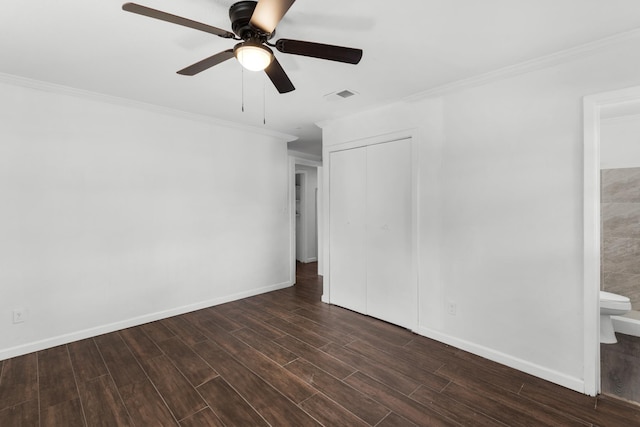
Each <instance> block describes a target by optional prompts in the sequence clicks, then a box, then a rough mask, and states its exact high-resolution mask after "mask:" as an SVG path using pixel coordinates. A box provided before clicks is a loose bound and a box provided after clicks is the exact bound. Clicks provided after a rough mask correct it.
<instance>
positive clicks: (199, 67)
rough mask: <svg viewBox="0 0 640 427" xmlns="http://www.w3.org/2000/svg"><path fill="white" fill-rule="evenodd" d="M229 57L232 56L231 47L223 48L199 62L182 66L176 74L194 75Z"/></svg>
mask: <svg viewBox="0 0 640 427" xmlns="http://www.w3.org/2000/svg"><path fill="white" fill-rule="evenodd" d="M231 58H233V49H228V50H224V51H222V52H220V53H216V54H215V55H213V56H210V57H208V58H206V59H203V60H202V61H200V62H196V63H195V64H193V65H189V66H188V67H187V68H183V69H182V70H180V71H178V74H182V75H183V76H195V75H196V74H198V73H200V72H202V71H204V70H208V69H209V68H211V67H213V66H214V65H218V64H220V63H221V62H224V61H226V60H227V59H231Z"/></svg>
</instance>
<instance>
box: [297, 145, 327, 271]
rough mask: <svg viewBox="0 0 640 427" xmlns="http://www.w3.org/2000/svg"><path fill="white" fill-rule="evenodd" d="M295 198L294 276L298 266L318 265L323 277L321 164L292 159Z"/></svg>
mask: <svg viewBox="0 0 640 427" xmlns="http://www.w3.org/2000/svg"><path fill="white" fill-rule="evenodd" d="M290 165H291V170H290V173H291V183H292V188H291V195H292V197H291V199H292V206H291V211H292V214H293V215H292V227H291V232H292V239H291V244H292V251H291V252H292V260H291V262H292V277H294V278H295V277H296V274H295V273H296V267H297V265H298V264H300V265H302V264H310V263H317V273H318V274H319V275H322V259H321V258H322V255H321V250H320V248H321V247H322V244H321V241H320V240H321V233H320V232H319V228H320V227H321V224H322V220H321V212H322V211H321V209H320V200H321V186H322V178H321V177H322V167H321V165H322V164H321V163H320V162H317V161H312V160H306V159H301V158H296V157H292V158H291V162H290Z"/></svg>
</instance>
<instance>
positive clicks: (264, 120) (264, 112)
mask: <svg viewBox="0 0 640 427" xmlns="http://www.w3.org/2000/svg"><path fill="white" fill-rule="evenodd" d="M265 80H266V79H265V78H264V77H263V78H262V124H263V125H266V124H267V84H266V83H265Z"/></svg>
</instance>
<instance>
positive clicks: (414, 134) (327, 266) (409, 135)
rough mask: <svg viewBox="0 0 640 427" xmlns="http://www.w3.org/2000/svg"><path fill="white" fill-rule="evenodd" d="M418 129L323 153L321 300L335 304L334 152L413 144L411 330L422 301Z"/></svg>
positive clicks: (350, 143) (358, 141)
mask: <svg viewBox="0 0 640 427" xmlns="http://www.w3.org/2000/svg"><path fill="white" fill-rule="evenodd" d="M418 136H419V132H418V130H417V129H406V130H402V131H397V132H392V133H387V134H381V135H376V136H372V137H367V138H362V139H356V140H351V141H345V142H342V143H338V144H333V145H331V146H328V147H326V148H325V152H324V154H323V159H324V165H323V166H324V169H325V171H327V173H325V174H324V188H325V189H326V191H325V192H324V197H323V199H324V200H323V202H324V207H323V211H324V218H325V227H324V242H325V243H324V247H323V252H324V260H325V262H324V272H325V275H324V278H323V295H322V301H323V302H325V303H328V304H332V300H331V280H330V276H331V274H330V272H331V253H330V238H331V229H330V227H331V218H330V216H329V215H330V214H329V213H330V203H331V197H330V192H331V176H330V170H331V155H330V154H331V153H332V152H337V151H343V150H350V149H355V148H362V147H367V146H371V145H377V144H385V143H389V142H394V141H399V140H403V139H409V140H410V145H411V260H410V265H411V274H410V277H411V281H412V283H411V287H412V288H413V291H412V292H413V293H414V295H415V300H414V301H415V302H414V303H413V304H412V307H411V308H412V313H411V316H410V318H411V325H402V326H405V327H408V328H409V329H410V330H412V331H414V332H415V331H418V325H419V320H420V319H419V301H420V295H419V293H420V289H419V286H418V284H419V277H418V265H419V264H418V260H419V249H418V248H419V247H418V236H419V229H418V215H419V212H418V182H419V169H418V166H419V146H418V142H419V139H418Z"/></svg>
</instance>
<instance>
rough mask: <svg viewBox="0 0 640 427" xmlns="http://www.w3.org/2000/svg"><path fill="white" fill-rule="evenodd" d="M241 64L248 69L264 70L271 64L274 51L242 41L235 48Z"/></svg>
mask: <svg viewBox="0 0 640 427" xmlns="http://www.w3.org/2000/svg"><path fill="white" fill-rule="evenodd" d="M234 54H235V55H236V58H237V59H238V61H240V64H242V66H243V67H244V68H246V69H247V70H251V71H262V70H264V69H265V68H267V67H268V66H269V64H271V61H272V60H273V53H271V50H270V49H268V48H265V47H264V46H261V45H255V44H248V43H242V44H241V45H240V46H237V47H236V48H235V49H234Z"/></svg>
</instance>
